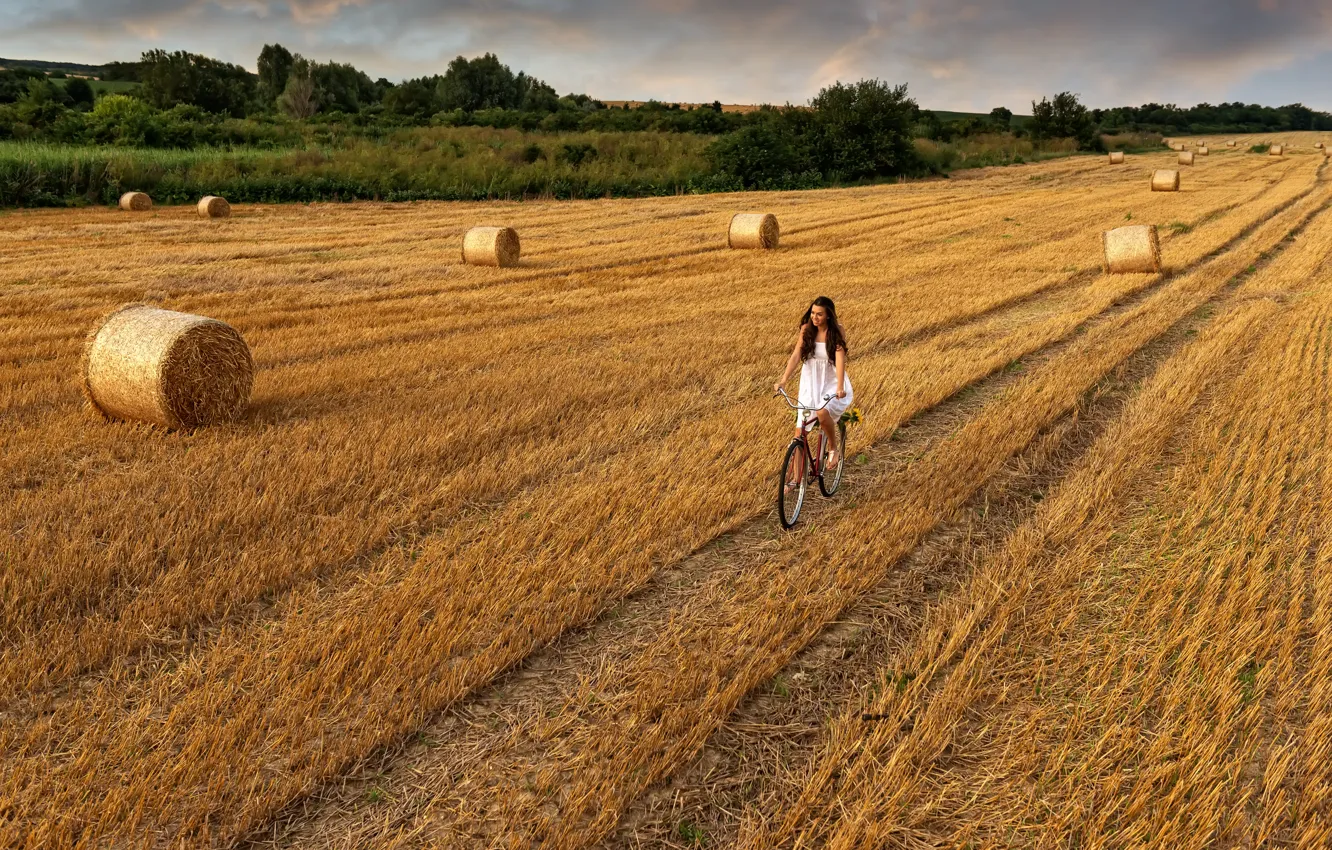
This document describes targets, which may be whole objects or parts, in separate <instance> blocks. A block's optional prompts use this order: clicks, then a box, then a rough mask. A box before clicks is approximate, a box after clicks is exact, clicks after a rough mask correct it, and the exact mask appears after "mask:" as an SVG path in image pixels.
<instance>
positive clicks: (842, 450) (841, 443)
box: [819, 422, 846, 499]
mask: <svg viewBox="0 0 1332 850" xmlns="http://www.w3.org/2000/svg"><path fill="white" fill-rule="evenodd" d="M837 454H838V457H839V458H840V460H839V462H838V464H837V469H835V470H833V474H832V480H831V481H829V480H828V477H829V476H828V470H827V468H826V466H825V463H824V462H823V461H824V459H826V458H827V456H828V455H827V453H826V452H825V453H824V455H823V457H822V458H820V459H819V460H820V463H819V492H820V493H822V494H823V497H824V498H825V499H830V498H832V496H833V494H834V493H836V492H837V488H839V487H841V486H842V471H843V470H845V469H846V423H845V422H838V423H837Z"/></svg>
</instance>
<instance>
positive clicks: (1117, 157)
mask: <svg viewBox="0 0 1332 850" xmlns="http://www.w3.org/2000/svg"><path fill="white" fill-rule="evenodd" d="M1123 163H1124V152H1123V151H1111V152H1110V164H1111V165H1122V164H1123Z"/></svg>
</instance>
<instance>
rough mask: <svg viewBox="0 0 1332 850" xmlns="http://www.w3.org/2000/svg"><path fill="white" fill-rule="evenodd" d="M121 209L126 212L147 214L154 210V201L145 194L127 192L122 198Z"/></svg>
mask: <svg viewBox="0 0 1332 850" xmlns="http://www.w3.org/2000/svg"><path fill="white" fill-rule="evenodd" d="M120 208H121V209H122V210H125V211H126V212H145V211H146V210H150V209H152V208H153V199H152V198H150V197H148V196H147V195H145V194H144V193H143V192H126V193H125V194H123V195H121V196H120Z"/></svg>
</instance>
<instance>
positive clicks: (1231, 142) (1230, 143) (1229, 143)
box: [1226, 139, 1235, 148]
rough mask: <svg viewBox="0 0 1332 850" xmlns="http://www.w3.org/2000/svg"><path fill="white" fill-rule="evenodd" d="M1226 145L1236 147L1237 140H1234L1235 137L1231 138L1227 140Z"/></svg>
mask: <svg viewBox="0 0 1332 850" xmlns="http://www.w3.org/2000/svg"><path fill="white" fill-rule="evenodd" d="M1226 147H1228V148H1233V147H1235V140H1234V139H1231V140H1230V141H1228V142H1226Z"/></svg>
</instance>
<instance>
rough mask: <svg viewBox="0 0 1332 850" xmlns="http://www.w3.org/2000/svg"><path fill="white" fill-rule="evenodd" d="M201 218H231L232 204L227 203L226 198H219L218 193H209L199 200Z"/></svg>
mask: <svg viewBox="0 0 1332 850" xmlns="http://www.w3.org/2000/svg"><path fill="white" fill-rule="evenodd" d="M199 217H200V218H230V217H231V204H229V203H227V199H226V198H219V197H217V196H216V195H207V196H205V197H203V198H201V199H200V200H199Z"/></svg>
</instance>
